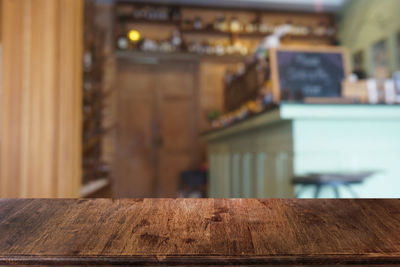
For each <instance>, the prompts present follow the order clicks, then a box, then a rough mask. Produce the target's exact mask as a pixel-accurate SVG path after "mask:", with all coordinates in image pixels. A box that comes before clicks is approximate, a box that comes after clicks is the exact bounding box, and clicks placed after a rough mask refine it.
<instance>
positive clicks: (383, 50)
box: [371, 39, 391, 79]
mask: <svg viewBox="0 0 400 267" xmlns="http://www.w3.org/2000/svg"><path fill="white" fill-rule="evenodd" d="M371 55H372V75H373V76H374V77H375V78H377V79H386V78H388V77H389V76H390V73H391V71H390V62H389V51H388V42H387V40H386V39H382V40H380V41H377V42H375V43H374V44H373V45H372V51H371Z"/></svg>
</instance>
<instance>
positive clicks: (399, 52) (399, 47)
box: [396, 31, 400, 71]
mask: <svg viewBox="0 0 400 267" xmlns="http://www.w3.org/2000/svg"><path fill="white" fill-rule="evenodd" d="M396 57H397V71H400V31H399V32H398V33H397V35H396Z"/></svg>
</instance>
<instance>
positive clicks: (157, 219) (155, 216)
mask: <svg viewBox="0 0 400 267" xmlns="http://www.w3.org/2000/svg"><path fill="white" fill-rule="evenodd" d="M399 263H400V201H399V200H389V199H386V200H383V199H381V200H282V199H268V200H267V199H260V200H257V199H97V200H94V199H81V200H72V199H59V200H50V199H25V200H23V199H15V200H8V199H4V200H0V264H41V265H46V264H49V265H57V264H59V265H62V264H67V265H74V264H89V265H95V264H103V265H105V264H108V265H129V264H153V265H156V264H182V265H187V264H210V265H222V264H244V265H254V264H279V265H282V264H286V265H290V264H293V265H302V264H306V265H307V264H308V265H322V264H324V265H330V264H332V265H337V264H343V265H344V264H347V265H351V264H357V265H359V264H376V265H382V264H399Z"/></svg>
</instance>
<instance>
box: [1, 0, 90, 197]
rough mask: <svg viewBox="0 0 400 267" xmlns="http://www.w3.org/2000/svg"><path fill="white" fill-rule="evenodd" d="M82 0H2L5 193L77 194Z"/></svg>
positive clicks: (3, 172)
mask: <svg viewBox="0 0 400 267" xmlns="http://www.w3.org/2000/svg"><path fill="white" fill-rule="evenodd" d="M82 17H83V1H82V0H57V1H54V0H35V1H33V0H3V3H2V13H1V19H2V32H3V80H2V88H3V92H2V97H1V127H0V138H1V139H0V142H1V147H0V152H1V153H0V197H77V196H78V195H79V188H80V184H81V117H82V115H81V113H82V112H81V103H82V100H81V84H82V66H81V62H82V29H83V20H82V19H83V18H82Z"/></svg>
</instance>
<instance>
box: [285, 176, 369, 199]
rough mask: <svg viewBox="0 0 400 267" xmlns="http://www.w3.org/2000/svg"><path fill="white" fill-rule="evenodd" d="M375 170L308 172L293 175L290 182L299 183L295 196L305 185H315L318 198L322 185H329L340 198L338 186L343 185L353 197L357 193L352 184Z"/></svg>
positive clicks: (299, 193) (357, 182)
mask: <svg viewBox="0 0 400 267" xmlns="http://www.w3.org/2000/svg"><path fill="white" fill-rule="evenodd" d="M375 173H376V171H365V172H357V173H310V174H307V175H303V176H295V177H293V180H292V184H293V185H300V186H301V187H300V190H299V192H298V193H297V194H296V198H298V197H300V195H301V193H302V192H303V191H304V188H305V187H306V186H310V185H311V186H315V193H314V198H318V197H319V195H320V193H321V188H322V186H329V187H331V188H332V190H333V191H334V193H335V197H336V198H340V193H339V186H345V187H346V189H347V190H348V191H349V192H350V194H351V195H352V196H353V197H354V198H358V195H357V193H356V192H355V191H354V190H353V189H352V188H351V185H353V184H361V183H363V182H364V180H365V179H366V178H368V177H369V176H371V175H373V174H375Z"/></svg>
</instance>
